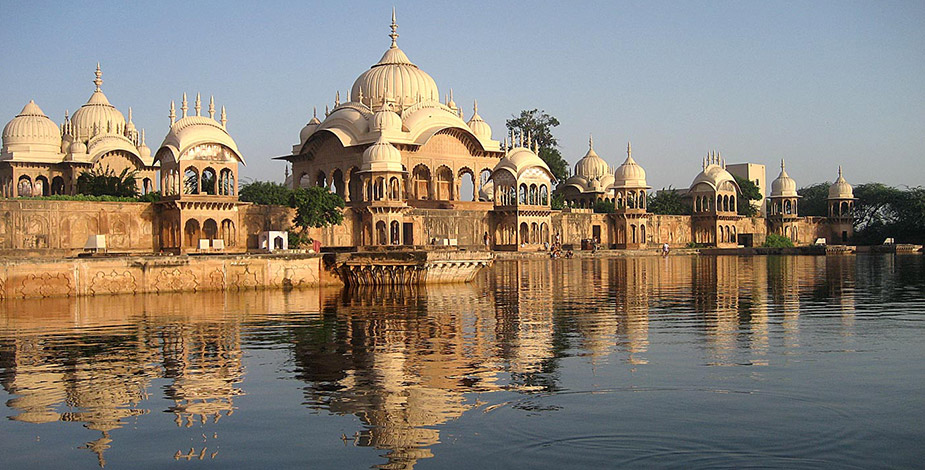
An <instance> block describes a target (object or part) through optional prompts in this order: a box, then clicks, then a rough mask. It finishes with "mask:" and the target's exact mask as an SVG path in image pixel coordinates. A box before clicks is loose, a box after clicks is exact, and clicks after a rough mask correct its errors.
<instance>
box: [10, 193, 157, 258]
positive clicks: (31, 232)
mask: <svg viewBox="0 0 925 470" xmlns="http://www.w3.org/2000/svg"><path fill="white" fill-rule="evenodd" d="M155 219H156V215H155V210H154V207H153V205H152V204H150V203H143V202H86V201H47V200H29V199H14V200H9V199H8V200H0V256H47V255H63V256H67V255H72V254H74V253H78V252H80V251H83V246H84V244H85V243H86V242H87V237H89V236H90V235H106V243H107V246H108V248H109V250H110V251H119V252H129V253H151V252H153V251H154V250H155V248H156V244H157V240H156V237H155V236H154V231H153V229H154V226H155Z"/></svg>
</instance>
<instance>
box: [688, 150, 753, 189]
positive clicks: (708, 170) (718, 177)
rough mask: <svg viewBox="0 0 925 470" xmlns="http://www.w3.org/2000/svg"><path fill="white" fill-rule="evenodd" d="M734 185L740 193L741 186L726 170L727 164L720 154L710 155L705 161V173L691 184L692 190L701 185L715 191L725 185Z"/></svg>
mask: <svg viewBox="0 0 925 470" xmlns="http://www.w3.org/2000/svg"><path fill="white" fill-rule="evenodd" d="M727 182H728V183H732V185H733V186H734V187H735V188H736V192H740V191H741V190H739V189H738V188H739V184H738V183H736V180H735V177H733V176H732V174H730V173H729V172H728V171H726V168H725V162H724V161H723V160H722V157H721V156H720V155H719V154H718V153H712V152H711V153H710V154H709V155H708V156H707V158H706V159H705V160H704V167H703V171H701V172H700V173H699V174H698V175H697V177H695V178H694V181H693V182H692V183H691V186H690V187H691V189H693V188H694V186H697V185H698V184H700V183H704V184H706V185H708V186H711V187H712V188H713V190H714V191H716V190H718V189H719V188H720V187H721V186H722V185H723V184H724V183H727Z"/></svg>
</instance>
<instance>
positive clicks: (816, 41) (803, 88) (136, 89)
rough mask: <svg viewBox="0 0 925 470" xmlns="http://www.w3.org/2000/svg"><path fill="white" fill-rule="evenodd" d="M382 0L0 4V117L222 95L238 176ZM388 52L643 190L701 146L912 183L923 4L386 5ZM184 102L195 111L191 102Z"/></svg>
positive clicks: (340, 66) (364, 49) (266, 175)
mask: <svg viewBox="0 0 925 470" xmlns="http://www.w3.org/2000/svg"><path fill="white" fill-rule="evenodd" d="M392 5H393V3H392V2H350V3H344V2H327V3H309V2H275V1H264V2H230V1H225V2H206V1H195V2H191V1H186V2H170V1H157V2H115V1H113V2H61V3H60V4H59V2H42V1H30V2H12V1H8V0H0V44H2V45H3V47H4V49H5V52H4V54H3V56H4V61H3V62H4V63H3V66H2V67H0V84H2V86H0V117H2V119H3V120H4V121H7V120H9V119H11V118H12V117H13V116H15V115H16V114H17V113H18V112H19V111H20V110H21V109H22V107H23V106H24V105H25V104H26V103H27V102H28V101H29V100H30V99H35V100H36V103H38V104H39V106H40V107H41V108H42V109H43V110H44V111H45V112H46V114H48V115H49V116H51V117H52V119H54V120H55V121H56V122H60V121H62V119H63V115H64V111H65V109H70V111H71V112H72V113H73V112H74V110H75V109H77V108H78V107H80V106H81V105H82V104H83V103H85V102H86V100H87V98H89V96H90V94H91V92H92V91H93V85H92V83H91V81H92V80H93V71H94V70H95V67H96V63H97V61H99V62H101V63H102V67H103V80H104V84H103V91H104V92H105V93H106V95H107V96H108V97H109V100H110V101H111V102H112V103H113V104H114V105H115V106H117V107H118V108H119V109H120V110H121V111H122V112H123V113H126V112H127V110H128V107H129V106H132V108H133V113H134V121H135V123H136V125H137V126H138V127H144V128H146V129H147V136H148V145H149V146H150V147H152V148H153V149H155V150H156V146H157V145H158V144H159V143H160V141H161V140H162V138H163V136H164V134H165V133H166V131H167V129H168V126H169V121H168V117H167V114H168V108H169V104H170V100H172V99H173V100H177V101H178V106H179V99H180V96H181V94H182V93H183V92H187V93H188V94H189V95H190V97H191V99H192V96H194V95H195V93H196V92H200V93H202V94H203V96H204V100H205V99H207V98H205V97H208V96H209V95H214V96H215V99H216V104H217V105H218V106H221V105H225V106H226V108H227V110H228V116H229V131H230V132H231V134H232V136H233V137H234V138H235V140H236V141H237V143H238V145H239V147H240V148H241V150H242V152H243V153H244V155H245V159H246V160H247V167H246V168H243V169H242V176H244V177H245V178H248V177H249V178H255V179H276V180H281V179H282V174H283V164H282V163H280V162H276V161H271V160H270V158H271V157H274V156H278V155H282V154H285V153H286V152H287V151H288V150H290V149H291V146H292V144H294V143H295V142H296V140H297V138H298V133H299V130H300V129H301V128H302V126H303V125H304V124H305V123H306V122H307V120H308V119H309V118H310V117H311V110H312V107H313V106H318V108H319V110H320V111H323V109H324V106H325V104H331V103H333V101H334V94H335V91H337V90H340V92H341V94H342V96H344V97H345V96H346V92H347V90H349V88H350V86H351V85H352V84H353V81H354V80H355V79H356V77H357V76H358V75H360V74H361V73H362V72H363V71H364V70H366V69H367V68H368V67H369V66H370V65H372V64H373V63H375V62H376V61H377V60H378V59H379V57H380V56H381V54H382V52H383V51H385V49H386V48H387V47H388V45H389V38H388V36H387V35H388V33H389V28H388V25H389V21H390V14H391V7H392ZM394 5H395V7H396V9H397V12H398V23H399V34H400V35H401V37H400V38H399V40H398V42H399V46H401V47H402V49H403V50H404V51H405V52H406V53H407V54H408V56H409V57H410V58H411V60H412V61H414V62H415V63H416V64H417V65H418V66H419V67H421V68H422V69H423V70H425V71H426V72H428V73H429V74H430V75H431V76H433V77H434V79H435V80H436V82H437V85H438V86H439V88H440V91H441V93H446V92H449V89H450V88H453V90H454V95H455V99H456V102H457V103H459V104H460V105H461V106H463V107H464V109H465V110H466V116H469V115H470V114H471V102H472V99H473V98H477V99H478V100H479V114H481V115H482V117H483V118H484V119H485V120H486V121H488V123H489V124H490V125H491V126H492V129H493V130H494V136H495V138H498V139H500V138H503V136H504V121H505V119H506V118H508V117H510V115H511V114H515V113H518V112H519V111H520V110H521V109H532V108H540V109H545V110H546V111H547V112H548V113H550V114H552V115H553V116H556V117H557V118H558V119H559V120H560V121H561V123H562V124H561V125H560V126H559V127H558V128H556V130H555V135H556V136H557V137H558V138H559V141H560V145H561V150H562V153H563V155H564V156H565V157H566V160H568V161H569V162H570V163H574V162H575V161H577V160H578V159H579V158H581V156H582V155H584V153H585V151H586V150H587V140H588V134H589V133H593V134H594V142H595V149H596V150H597V152H598V154H600V155H601V156H602V157H604V158H605V159H606V160H607V161H608V162H609V163H611V164H612V165H614V166H616V165H619V164H620V163H621V162H622V161H623V159H624V158H625V148H626V142H627V140H631V141H632V143H633V156H634V158H636V160H637V161H638V162H639V163H640V164H641V165H643V167H645V168H646V171H647V173H648V177H649V184H650V185H651V186H653V187H655V188H661V187H665V186H669V185H672V186H674V187H685V186H687V185H688V184H689V183H690V181H691V179H693V177H694V176H695V175H696V174H697V172H698V171H699V170H700V162H701V158H702V157H703V155H704V154H705V153H706V152H708V151H709V150H717V151H720V152H722V154H723V156H724V157H725V158H726V160H727V161H728V162H729V163H733V162H742V161H750V162H754V163H764V164H766V165H767V166H768V181H769V182H770V180H771V179H773V178H774V177H775V176H776V175H777V173H778V164H779V160H780V159H781V158H785V159H786V160H787V170H788V173H790V175H791V176H792V177H794V178H795V179H796V180H797V183H798V185H800V186H803V185H807V184H811V183H814V182H821V181H831V180H832V179H834V177H835V174H836V168H837V165H838V164H842V165H843V166H844V169H845V176H846V178H847V179H848V180H849V181H850V182H852V183H863V182H868V181H881V182H885V183H888V184H892V185H910V186H915V185H922V184H925V2H922V1H908V2H901V1H899V2H894V1H875V2H874V1H872V2H850V1H836V2H826V1H814V2H785V1H779V2H757V1H755V2H751V1H731V2H694V1H691V2H687V1H671V2H653V1H639V2H561V1H559V2H510V3H502V2H479V1H468V2H435V1H431V2H409V1H399V2H395V3H394ZM191 106H192V105H191Z"/></svg>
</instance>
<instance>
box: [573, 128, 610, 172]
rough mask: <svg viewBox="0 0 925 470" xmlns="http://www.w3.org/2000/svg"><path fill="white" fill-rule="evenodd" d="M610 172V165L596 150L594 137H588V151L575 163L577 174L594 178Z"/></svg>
mask: <svg viewBox="0 0 925 470" xmlns="http://www.w3.org/2000/svg"><path fill="white" fill-rule="evenodd" d="M608 173H610V165H608V164H607V162H606V161H604V159H603V158H601V157H599V156H598V155H597V153H596V152H595V151H594V139H592V138H588V153H586V154H585V156H584V157H582V158H581V160H578V162H577V163H575V175H577V176H581V177H584V178H585V179H588V180H594V179H600V178H601V177H603V176H604V175H606V174H608Z"/></svg>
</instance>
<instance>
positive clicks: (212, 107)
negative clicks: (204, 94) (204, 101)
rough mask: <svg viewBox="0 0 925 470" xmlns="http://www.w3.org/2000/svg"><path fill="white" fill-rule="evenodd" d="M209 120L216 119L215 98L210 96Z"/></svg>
mask: <svg viewBox="0 0 925 470" xmlns="http://www.w3.org/2000/svg"><path fill="white" fill-rule="evenodd" d="M209 119H215V96H214V95H209Z"/></svg>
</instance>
